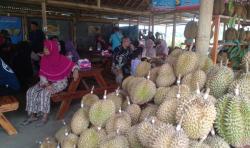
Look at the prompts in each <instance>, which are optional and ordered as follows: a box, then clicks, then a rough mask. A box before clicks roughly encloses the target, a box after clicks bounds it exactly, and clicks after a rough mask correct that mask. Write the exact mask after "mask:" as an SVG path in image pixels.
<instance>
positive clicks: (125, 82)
mask: <svg viewBox="0 0 250 148" xmlns="http://www.w3.org/2000/svg"><path fill="white" fill-rule="evenodd" d="M134 79H135V77H134V76H128V77H127V78H125V79H124V80H123V81H122V89H123V90H126V91H127V90H128V87H129V84H130V83H132V82H133V81H134Z"/></svg>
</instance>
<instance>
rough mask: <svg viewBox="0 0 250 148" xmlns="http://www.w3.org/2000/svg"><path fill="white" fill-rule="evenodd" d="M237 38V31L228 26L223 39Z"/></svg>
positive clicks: (231, 39)
mask: <svg viewBox="0 0 250 148" xmlns="http://www.w3.org/2000/svg"><path fill="white" fill-rule="evenodd" d="M237 39H238V31H237V30H236V29H235V28H228V29H227V30H226V31H225V40H226V41H233V40H237Z"/></svg>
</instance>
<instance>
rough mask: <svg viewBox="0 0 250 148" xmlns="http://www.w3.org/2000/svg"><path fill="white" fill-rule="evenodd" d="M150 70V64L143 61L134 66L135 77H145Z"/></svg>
mask: <svg viewBox="0 0 250 148" xmlns="http://www.w3.org/2000/svg"><path fill="white" fill-rule="evenodd" d="M150 70H151V64H150V63H148V62H146V61H143V62H141V63H140V64H138V65H137V67H136V74H135V75H136V76H137V77H145V76H147V75H148V73H149V71H150Z"/></svg>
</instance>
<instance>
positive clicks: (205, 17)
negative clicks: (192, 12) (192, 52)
mask: <svg viewBox="0 0 250 148" xmlns="http://www.w3.org/2000/svg"><path fill="white" fill-rule="evenodd" d="M213 5H214V0H201V1H200V16H199V27H198V36H197V43H196V50H197V52H199V53H201V54H203V55H207V52H208V49H209V41H210V33H211V21H212V15H213Z"/></svg>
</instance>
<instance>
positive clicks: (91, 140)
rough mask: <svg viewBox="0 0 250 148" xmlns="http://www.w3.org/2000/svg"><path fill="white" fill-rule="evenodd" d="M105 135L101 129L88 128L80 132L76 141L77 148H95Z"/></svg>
mask: <svg viewBox="0 0 250 148" xmlns="http://www.w3.org/2000/svg"><path fill="white" fill-rule="evenodd" d="M105 136H106V133H105V131H104V130H102V129H95V128H90V129H87V130H85V131H83V132H82V134H81V136H80V138H79V140H78V144H77V146H78V148H97V147H98V145H99V144H100V142H101V140H102V139H104V138H105Z"/></svg>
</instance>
